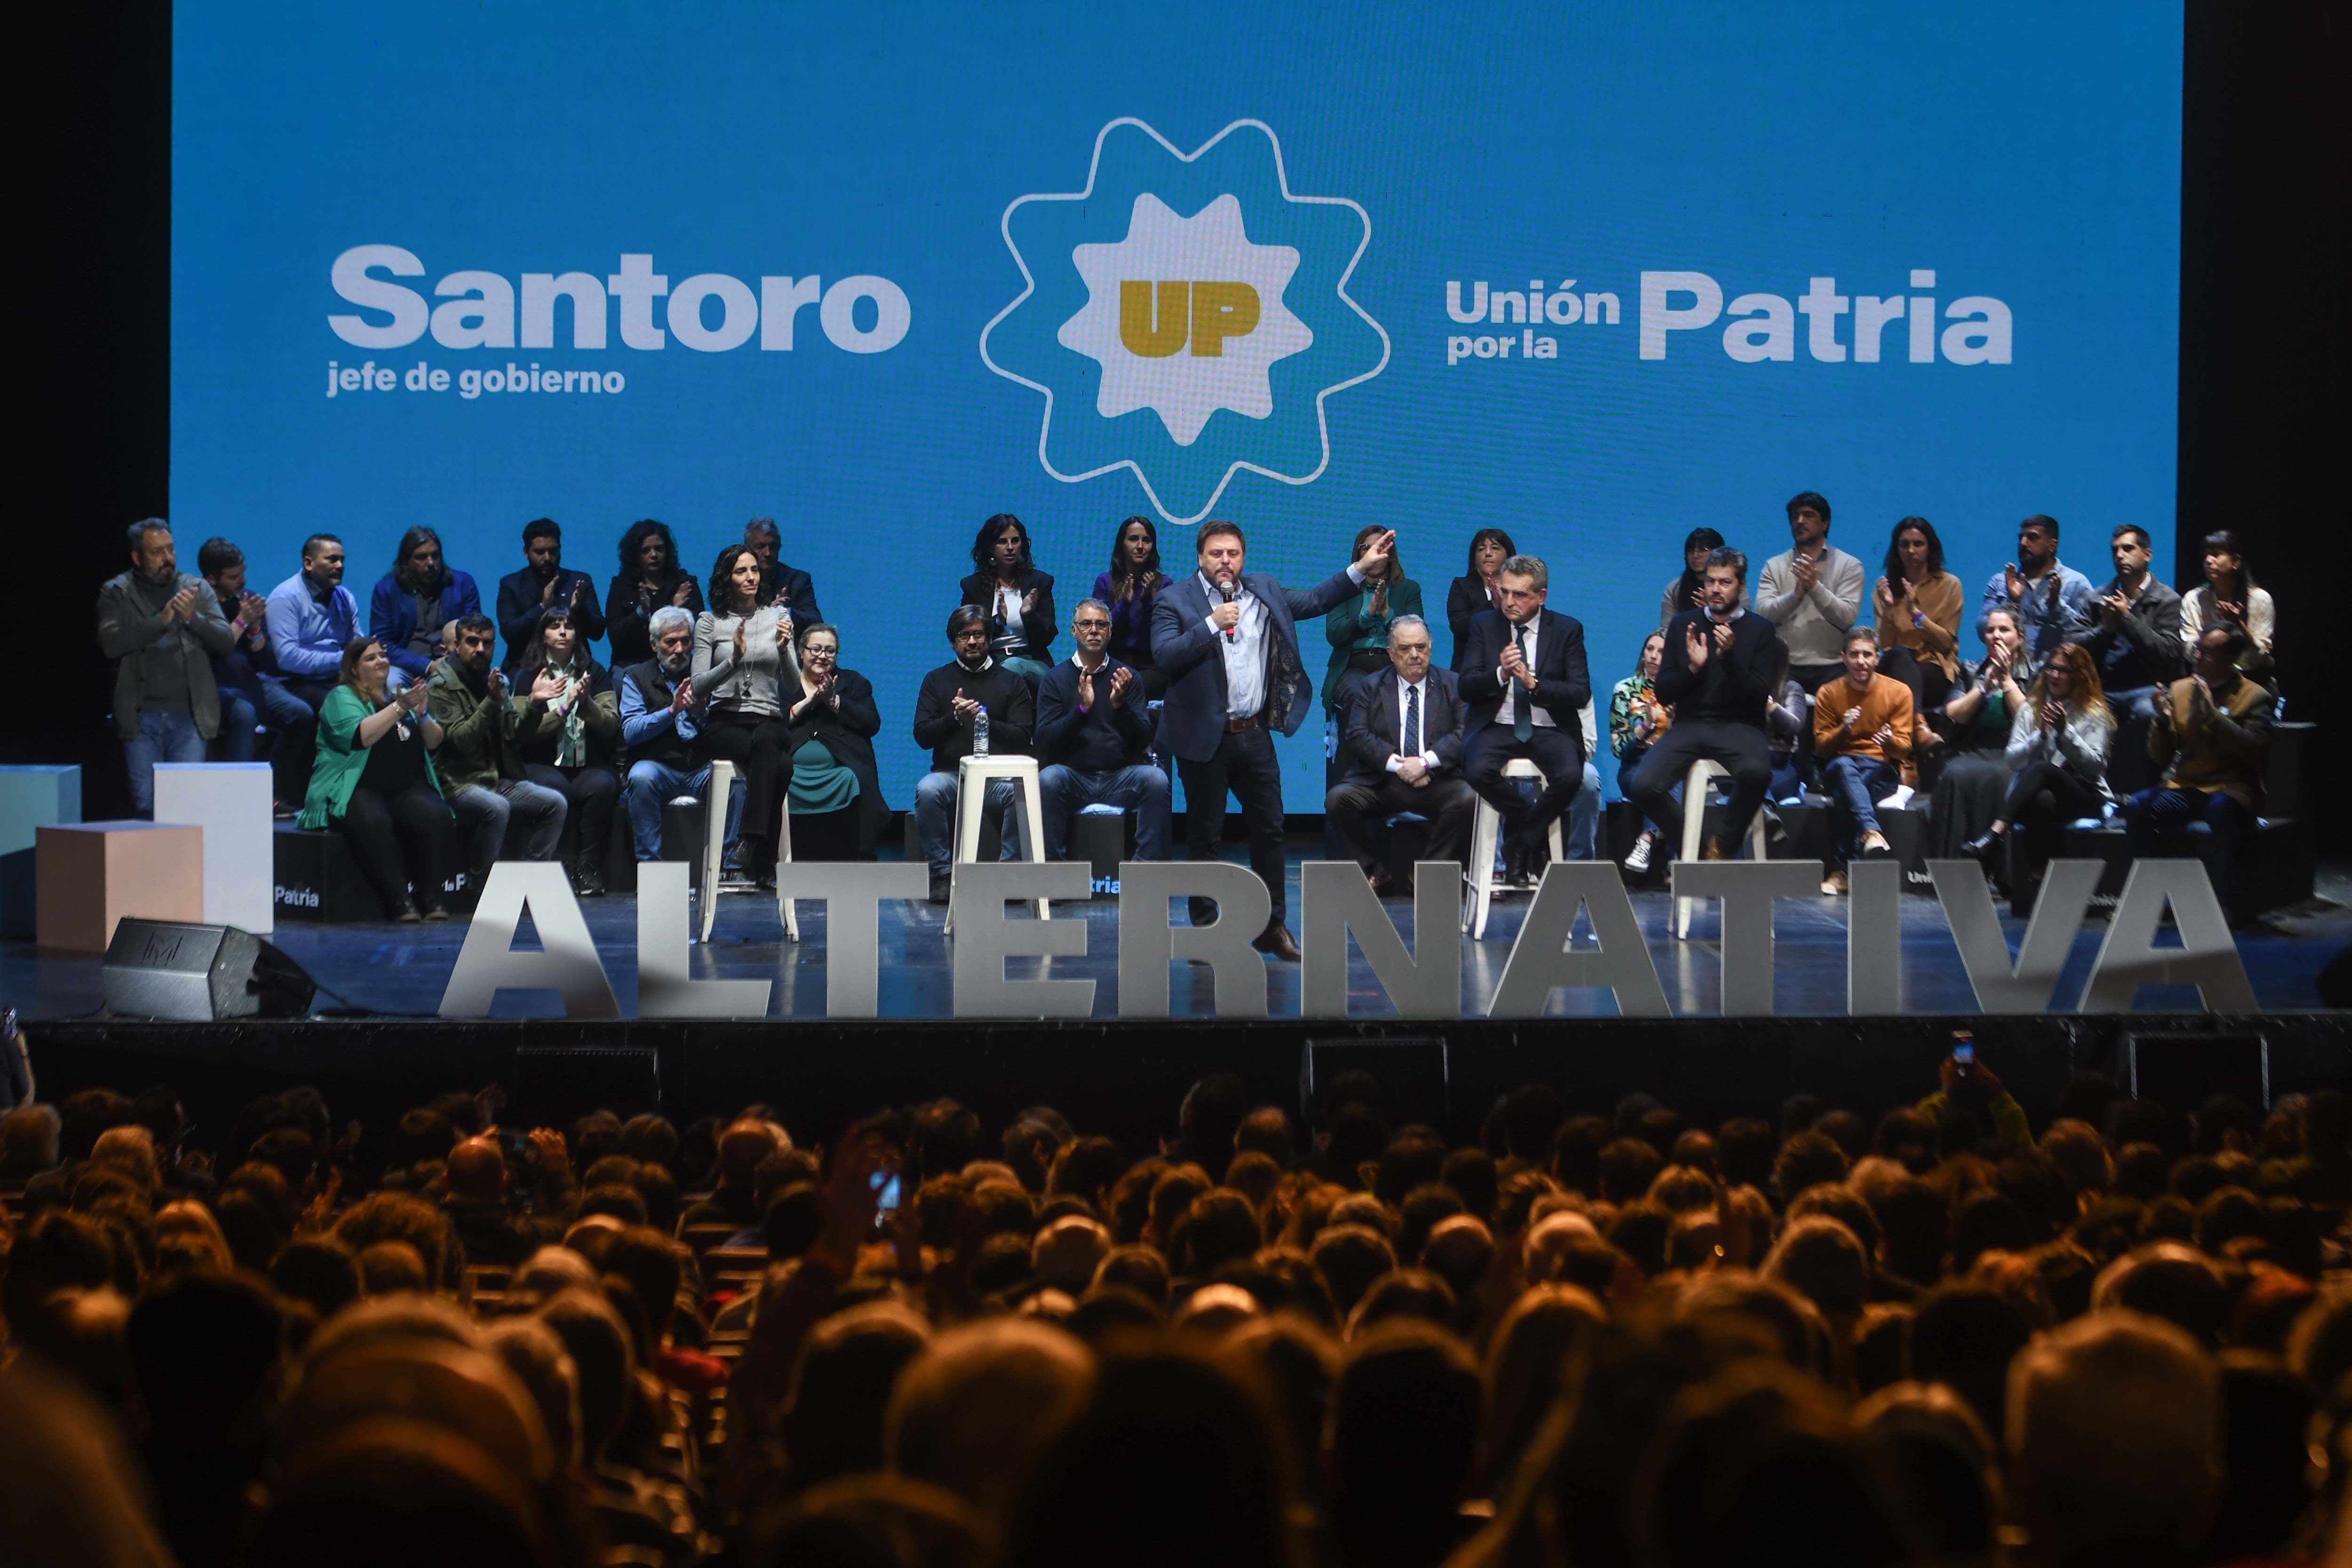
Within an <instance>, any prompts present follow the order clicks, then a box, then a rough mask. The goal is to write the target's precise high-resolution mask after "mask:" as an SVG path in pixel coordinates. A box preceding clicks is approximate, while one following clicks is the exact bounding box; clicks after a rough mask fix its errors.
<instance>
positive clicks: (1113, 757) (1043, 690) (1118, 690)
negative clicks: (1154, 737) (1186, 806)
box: [1035, 599, 1168, 861]
mask: <svg viewBox="0 0 2352 1568" xmlns="http://www.w3.org/2000/svg"><path fill="white" fill-rule="evenodd" d="M1070 637H1071V640H1072V641H1073V642H1075V643H1077V645H1078V651H1077V652H1076V653H1074V654H1072V655H1071V656H1070V657H1068V658H1066V659H1065V660H1063V661H1062V662H1061V663H1060V664H1056V665H1055V666H1054V667H1053V669H1052V671H1050V672H1049V673H1048V674H1046V676H1045V681H1044V682H1043V683H1042V684H1041V685H1039V686H1038V687H1037V734H1036V737H1035V738H1036V742H1037V759H1038V760H1039V761H1040V762H1043V763H1044V764H1045V767H1043V768H1040V769H1039V770H1038V773H1037V792H1038V793H1039V795H1041V796H1042V797H1044V805H1045V858H1046V859H1048V860H1061V859H1064V858H1066V856H1067V854H1068V853H1069V841H1070V818H1071V817H1072V816H1074V815H1075V814H1076V813H1077V812H1078V811H1080V810H1084V809H1085V808H1087V807H1088V806H1091V805H1094V804H1096V803H1097V802H1103V803H1108V804H1110V805H1115V806H1119V807H1123V808H1125V809H1126V810H1131V811H1133V812H1134V813H1135V858H1136V859H1138V860H1146V861H1162V860H1166V859H1167V858H1168V775H1167V774H1165V773H1162V772H1161V771H1160V769H1159V768H1157V767H1155V766H1154V765H1153V763H1152V760H1151V720H1150V716H1147V715H1146V714H1145V713H1144V711H1143V703H1144V696H1143V683H1142V682H1141V681H1139V680H1138V679H1137V678H1136V674H1135V671H1134V670H1133V669H1131V668H1129V666H1128V665H1125V664H1120V663H1119V662H1118V660H1117V659H1114V658H1112V657H1111V656H1110V606H1109V605H1108V604H1105V603H1104V602H1103V601H1101V600H1099V599H1082V600H1080V601H1078V608H1077V612H1076V613H1075V614H1074V615H1072V616H1071V617H1070Z"/></svg>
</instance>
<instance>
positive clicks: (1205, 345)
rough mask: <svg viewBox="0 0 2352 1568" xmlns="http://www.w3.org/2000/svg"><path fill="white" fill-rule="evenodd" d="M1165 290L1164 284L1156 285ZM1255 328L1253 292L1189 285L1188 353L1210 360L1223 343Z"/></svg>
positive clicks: (1236, 286)
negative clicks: (1189, 351)
mask: <svg viewBox="0 0 2352 1568" xmlns="http://www.w3.org/2000/svg"><path fill="white" fill-rule="evenodd" d="M1160 287H1163V288H1164V287H1167V285H1166V284H1162V285H1160ZM1256 327H1257V290H1256V289H1255V288H1252V287H1250V286H1249V285H1248V284H1246V283H1196V284H1194V285H1192V352H1194V353H1195V354H1199V355H1201V356H1202V357H1203V358H1207V359H1214V358H1216V357H1217V356H1219V355H1221V354H1223V352H1224V351H1225V340H1226V339H1228V338H1245V337H1247V336H1249V334H1250V333H1251V332H1252V331H1254V330H1255V329H1256Z"/></svg>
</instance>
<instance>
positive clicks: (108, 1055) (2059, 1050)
mask: <svg viewBox="0 0 2352 1568" xmlns="http://www.w3.org/2000/svg"><path fill="white" fill-rule="evenodd" d="M1963 1028H1965V1029H1969V1030H1972V1031H1973V1032H1974V1034H1975V1037H1976V1041H1977V1047H1978V1051H1979V1057H1980V1058H1981V1060H1982V1061H1985V1062H1986V1063H1987V1064H1988V1065H1989V1066H1990V1067H1992V1068H1993V1069H1994V1071H1997V1072H1998V1073H1999V1074H2000V1077H2001V1079H2002V1080H2003V1082H2005V1083H2006V1084H2007V1085H2008V1086H2009V1088H2010V1089H2011V1092H2014V1093H2015V1094H2016V1095H2017V1096H2018V1098H2019V1099H2020V1100H2021V1101H2022V1102H2023V1103H2024V1104H2025V1105H2026V1107H2027V1109H2028V1110H2029V1111H2030V1112H2032V1113H2033V1114H2034V1116H2035V1117H2036V1119H2037V1121H2038V1120H2040V1119H2042V1118H2043V1117H2046V1116H2048V1115H2049V1114H2050V1113H2051V1112H2052V1108H2053V1105H2054V1104H2055V1103H2056V1100H2057V1096H2058V1093H2059V1091H2060V1089H2061V1088H2062V1087H2063V1084H2064V1083H2065V1082H2066V1080H2067V1078H2068V1077H2069V1075H2070V1074H2072V1073H2074V1072H2076V1071H2084V1070H2093V1071H2103V1072H2106V1073H2109V1074H2111V1075H2113V1076H2115V1077H2116V1079H2117V1080H2118V1081H2119V1082H2124V1083H2125V1084H2126V1086H2127V1087H2128V1086H2129V1085H2130V1084H2131V1082H2132V1072H2133V1066H2134V1063H2135V1061H2137V1063H2138V1065H2139V1067H2140V1070H2141V1071H2142V1073H2143V1075H2144V1077H2143V1082H2142V1088H2143V1092H2147V1093H2148V1094H2149V1095H2150V1097H2152V1098H2159V1099H2163V1100H2166V1101H2167V1102H2168V1103H2179V1104H2180V1105H2181V1106H2182V1107H2183V1108H2186V1107H2187V1106H2188V1105H2189V1104H2193V1103H2195V1101H2196V1100H2197V1099H2200V1098H2202V1096H2203V1095H2204V1093H2206V1092H2211V1091H2212V1090H2214V1089H2217V1088H2231V1089H2236V1090H2238V1091H2239V1092H2243V1093H2245V1094H2246V1096H2247V1097H2248V1098H2250V1099H2251V1098H2254V1097H2256V1094H2257V1092H2258V1090H2257V1087H2256V1085H2257V1083H2258V1082H2260V1083H2261V1086H2262V1087H2263V1088H2266V1089H2267V1096H2268V1098H2270V1099H2273V1100H2275V1099H2276V1098H2277V1097H2279V1096H2282V1095H2285V1094H2290V1093H2298V1092H2309V1091H2311V1090H2314V1089H2318V1088H2323V1087H2331V1086H2332V1087H2337V1088H2352V1014H2346V1013H2302V1014H2265V1015H2261V1016H2257V1017H2248V1018H2226V1017H2212V1016H2205V1015H2168V1014H2133V1015H2128V1016H2087V1015H2084V1016H2072V1017H2062V1016H2055V1015H2045V1016H2033V1017H1994V1018H1958V1017H1953V1016H1949V1015H1946V1016H1938V1017H1906V1018H1884V1019H1880V1018H1861V1019H1793V1018H1779V1019H1539V1020H1534V1021H1524V1020H1523V1021H1513V1022H1503V1021H1488V1020H1484V1019H1479V1020H1469V1019H1465V1020H1459V1021H1449V1022H1429V1023H1416V1022H1412V1021H1400V1020H1393V1019H1381V1020H1374V1019H1350V1020H1345V1021H1341V1020H1336V1019H1275V1020H1267V1021H1264V1022H1250V1023H1218V1022H1206V1021H1171V1022H1145V1021H1133V1022H1124V1023H1111V1024H1105V1023H1100V1022H1094V1021H1073V1022H1068V1023H1035V1022H1027V1023H1023V1022H987V1023H961V1022H951V1021H936V1022H916V1021H900V1020H883V1021H880V1022H862V1023H849V1022H838V1023H836V1022H829V1021H826V1020H824V1019H791V1020H784V1019H776V1020H767V1021H757V1020H754V1021H746V1022H740V1023H739V1022H680V1023H670V1022H661V1023H613V1022H602V1023H597V1022H579V1023H574V1022H571V1021H568V1020H554V1019H550V1020H514V1021H500V1020H485V1021H479V1022H446V1023H444V1022H438V1021H433V1020H415V1019H348V1020H346V1019H310V1020H299V1021H287V1022H262V1023H234V1024H167V1023H131V1022H126V1021H119V1020H116V1021H110V1020H99V1019H90V1020H74V1021H66V1022H54V1023H49V1024H46V1025H43V1026H41V1027H40V1028H39V1030H37V1034H36V1036H35V1039H36V1041H37V1057H36V1066H37V1070H38V1071H39V1073H40V1078H41V1089H42V1092H43V1093H44V1095H45V1096H47V1097H51V1098H54V1097H56V1096H58V1095H61V1094H64V1093H67V1092H70V1091H71V1090H73V1089H76V1088H80V1087H84V1086H89V1085H105V1086H109V1087H112V1088H116V1089H120V1090H122V1091H124V1092H132V1091H135V1090H137V1089H140V1088H142V1087H144V1086H145V1085H148V1084H151V1083H156V1082H163V1083H168V1084H171V1085H172V1086H173V1087H174V1088H176V1089H178V1090H179V1091H180V1092H181V1095H182V1097H183V1100H184V1103H186V1104H187V1105H188V1107H189V1110H190V1113H191V1114H192V1115H193V1116H194V1119H195V1120H196V1121H197V1122H198V1123H199V1124H203V1126H204V1128H205V1132H202V1133H200V1134H198V1136H197V1140H196V1141H197V1142H198V1143H199V1144H204V1143H205V1142H207V1139H208V1137H216V1136H217V1135H218V1134H219V1133H220V1132H222V1131H224V1130H225V1129H226V1125H227V1122H228V1120H229V1118H230V1117H232V1116H233V1115H234V1113H235V1111H236V1107H237V1106H238V1105H239V1104H241V1103H244V1102H245V1101H246V1100H247V1099H249V1098H251V1097H253V1096H255V1095H257V1094H262V1093H267V1092H274V1091H277V1090H281V1089H284V1088H287V1087H289V1086H291V1085H294V1084H299V1083H310V1084H316V1085H317V1086H319V1087H320V1089H322V1090H323V1091H324V1092H326V1093H327V1095H328V1098H329V1101H330V1103H331V1105H332V1106H333V1108H334V1112H335V1115H336V1118H337V1121H338V1124H340V1123H341V1121H342V1120H343V1119H344V1118H345V1117H350V1116H357V1117H359V1118H361V1119H362V1120H363V1121H365V1122H366V1123H367V1124H368V1125H369V1127H370V1128H371V1129H374V1130H377V1131H378V1132H379V1133H380V1132H381V1131H382V1130H385V1129H388V1128H389V1126H390V1124H391V1122H392V1120H393V1119H394V1117H395V1116H396V1115H397V1114H398V1113H399V1112H401V1111H402V1110H404V1109H406V1108H408V1107H410V1106H413V1105H415V1104H418V1103H422V1102H423V1101H424V1100H425V1099H426V1098H427V1097H429V1096H430V1095H432V1094H435V1093H438V1092H444V1091H447V1090H452V1089H469V1090H470V1089H474V1088H478V1087H479V1086H481V1085H484V1084H488V1083H493V1082H495V1083H499V1084H503V1085H505V1086H506V1087H507V1088H508V1090H509V1093H510V1096H511V1108H510V1111H509V1120H510V1121H512V1122H515V1123H517V1124H538V1123H565V1122H568V1121H569V1120H570V1119H571V1118H572V1117H575V1116H577V1115H579V1114H581V1113H584V1112H586V1111H588V1110H591V1109H596V1108H600V1107H602V1108H610V1109H612V1110H614V1111H617V1112H620V1113H623V1114H628V1113H634V1112H637V1111H659V1112H661V1113H664V1114H667V1115H668V1116H670V1117H672V1118H673V1119H674V1120H677V1121H679V1122H680V1123H681V1124H683V1123H684V1122H686V1121H688V1120H690V1119H692V1118H694V1117H696V1116H700V1115H709V1114H726V1113H731V1112H733V1111H735V1110H737V1109H739V1108H740V1107H742V1106H744V1105H748V1104H751V1103H767V1104H771V1105H773V1106H775V1107H776V1108H777V1109H778V1110H779V1112H780V1113H782V1116H783V1118H784V1120H785V1123H786V1124H787V1125H788V1126H790V1127H791V1128H793V1131H794V1132H795V1134H797V1135H799V1136H801V1137H803V1138H808V1137H822V1136H826V1135H829V1134H831V1133H832V1132H834V1131H835V1130H837V1129H838V1128H840V1127H841V1126H843V1125H844V1124H846V1122H847V1121H848V1120H849V1119H850V1118H852V1117H854V1116H856V1115H859V1114H861V1113H865V1112H867V1111H871V1110H874V1109H876V1108H877V1107H881V1106H886V1105H907V1104H910V1103H916V1102H918V1101H921V1100H927V1099H930V1098H933V1097H936V1096H940V1095H947V1096H951V1097H953V1098H955V1099H957V1100H961V1101H962V1102H964V1103H967V1104H969V1105H971V1106H973V1107H974V1108H975V1109H977V1110H979V1111H980V1112H981V1113H982V1116H983V1117H984V1118H985V1119H987V1120H988V1122H989V1123H990V1124H991V1125H992V1126H995V1125H1002V1124H1004V1123H1006V1122H1008V1121H1009V1120H1010V1119H1011V1118H1012V1117H1013V1114H1014V1113H1016V1112H1018V1111H1019V1110H1021V1109H1022V1108H1023V1107H1024V1106H1028V1105H1034V1104H1047V1105H1053V1106H1055V1107H1057V1108H1058V1109H1060V1110H1061V1111H1063V1112H1064V1113H1066V1114H1067V1115H1069V1116H1070V1117H1071V1119H1072V1120H1073V1121H1074V1122H1075V1123H1076V1124H1077V1125H1078V1126H1079V1128H1080V1129H1081V1130H1082V1131H1086V1132H1090V1133H1092V1132H1101V1133H1107V1134H1109V1135H1111V1136H1113V1137H1115V1138H1117V1139H1118V1140H1119V1142H1120V1144H1121V1145H1122V1146H1123V1147H1125V1148H1126V1149H1127V1150H1128V1151H1129V1153H1130V1154H1131V1155H1132V1154H1138V1153H1142V1152H1149V1150H1150V1148H1151V1147H1152V1144H1153V1140H1155V1139H1157V1138H1160V1137H1163V1136H1168V1135H1171V1134H1173V1133H1174V1132H1175V1124H1176V1108H1177V1105H1178V1103H1179V1102H1180V1100H1181V1097H1182V1095H1183V1092H1184V1091H1185V1089H1186V1087H1187V1086H1188V1085H1189V1084H1191V1083H1192V1082H1193V1081H1194V1080H1195V1079H1197V1078H1198V1077H1200V1076H1201V1075H1202V1074H1203V1073H1205V1072H1208V1071H1215V1070H1220V1069H1231V1070H1233V1071H1238V1072H1240V1073H1241V1074H1242V1075H1243V1077H1244V1079H1245V1080H1246V1081H1247V1082H1248V1083H1249V1087H1250V1092H1251V1096H1252V1098H1253V1101H1254V1102H1255V1103H1270V1104H1278V1105H1284V1106H1288V1107H1292V1108H1294V1110H1296V1109H1297V1108H1299V1107H1300V1106H1301V1104H1302V1095H1303V1077H1304V1074H1303V1071H1302V1070H1303V1068H1304V1067H1305V1065H1306V1058H1307V1055H1308V1052H1309V1051H1310V1049H1311V1051H1312V1052H1313V1056H1314V1062H1315V1071H1316V1073H1317V1075H1318V1079H1328V1076H1329V1075H1330V1074H1331V1073H1332V1072H1334V1071H1339V1070H1341V1069H1343V1068H1346V1067H1351V1066H1364V1067H1369V1068H1370V1069H1371V1070H1372V1071H1374V1073H1375V1074H1376V1075H1377V1076H1379V1077H1380V1078H1381V1081H1382V1082H1383V1083H1384V1084H1385V1085H1387V1086H1388V1088H1389V1091H1390V1103H1389V1105H1388V1106H1387V1110H1388V1113H1389V1116H1390V1119H1391V1122H1392V1123H1393V1124H1402V1123H1404V1122H1408V1121H1426V1122H1430V1123H1433V1124H1437V1125H1439V1126H1440V1127H1442V1128H1443V1129H1444V1130H1445V1131H1446V1132H1447V1133H1448V1134H1451V1135H1454V1136H1456V1137H1462V1138H1467V1137H1470V1136H1472V1135H1474V1134H1475V1132H1476V1130H1477V1126H1478V1123H1479V1121H1480V1119H1481V1118H1482V1117H1483V1116H1484V1114H1485V1113H1486V1110H1487V1108H1488V1107H1489V1106H1490V1105H1491V1104H1492V1103H1493V1102H1494V1101H1495V1099H1496V1097H1497V1096H1498V1095H1500V1094H1502V1093H1503V1092H1506V1091H1507V1090H1509V1089H1511V1088H1513V1087H1516V1086H1517V1085H1519V1084H1522V1083H1526V1082H1548V1083H1550V1084H1552V1085H1553V1086H1554V1087H1555V1088H1558V1089H1559V1090H1560V1091H1561V1092H1563V1093H1564V1094H1566V1095H1567V1097H1568V1099H1569V1100H1570V1103H1571V1104H1572V1105H1573V1106H1574V1107H1575V1108H1576V1109H1577V1110H1578V1111H1579V1112H1580V1113H1581V1112H1585V1111H1595V1112H1601V1113H1606V1112H1607V1111H1608V1109H1609V1108H1610V1107H1611V1106H1612V1105H1613V1104H1614V1103H1616V1101H1617V1100H1618V1099H1619V1098H1620V1097H1622V1095H1624V1094H1627V1093H1630V1092H1633V1091H1636V1090H1639V1091H1643V1092H1648V1093H1651V1094H1654V1095H1656V1096H1657V1097H1658V1098H1659V1099H1660V1100H1662V1101H1664V1103H1667V1104H1669V1105H1671V1106H1673V1107H1675V1109H1676V1110H1679V1111H1682V1112H1684V1113H1685V1114H1688V1115H1690V1116H1692V1117H1694V1118H1696V1119H1698V1120H1702V1121H1706V1122H1708V1123H1712V1122H1713V1121H1715V1120H1717V1119H1719V1118H1721V1117H1723V1116H1727V1115H1731V1114H1736V1113H1744V1112H1753V1113H1764V1114H1768V1115H1769V1114H1771V1113H1774V1112H1775V1111H1776V1110H1777V1107H1778V1106H1779V1104H1780V1101H1781V1100H1782V1099H1783V1098H1785V1097H1786V1096H1787V1095H1789V1094H1791V1093H1794V1092H1799V1091H1811V1092H1817V1093H1821V1094H1823V1095H1826V1096H1827V1097H1828V1098H1829V1099H1830V1100H1831V1101H1832V1103H1836V1104H1838V1105H1842V1106H1844V1107H1846V1108H1849V1109H1852V1110H1854V1111H1858V1112H1861V1113H1864V1114H1865V1115H1868V1116H1872V1117H1875V1116H1876V1115H1877V1114H1879V1113H1883V1112H1885V1111H1886V1110H1888V1109H1891V1108H1893V1107H1895V1106H1896V1105H1900V1104H1907V1103H1913V1102H1915V1101H1916V1100H1917V1099H1918V1098H1920V1097H1921V1096H1923V1095H1925V1094H1927V1093H1928V1092H1931V1091H1933V1090H1934V1089H1935V1088H1936V1086H1937V1066H1938V1064H1939V1063H1940V1062H1941V1061H1942V1059H1943V1057H1944V1055H1945V1053H1946V1052H1947V1051H1948V1050H1949V1048H1950V1044H1951V1040H1952V1036H1953V1031H1954V1030H1956V1029H1963ZM2256 1040H2260V1041H2263V1042H2265V1043H2266V1046H2267V1052H2266V1054H2267V1079H2266V1082H2263V1081H2259V1080H2257V1079H2255V1078H2254V1076H2253V1074H2254V1073H2255V1072H2256V1071H2257V1063H2258V1062H2259V1061H2260V1058H2259V1057H2258V1055H2257V1053H2256V1051H2255V1049H2254V1046H2253V1044H2252V1042H2253V1041H2256ZM1441 1041H1442V1042H1443V1044H1442V1046H1441V1045H1440V1044H1439V1043H1438V1042H1441ZM2159 1077H2160V1080H2161V1081H2160V1082H2159Z"/></svg>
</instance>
